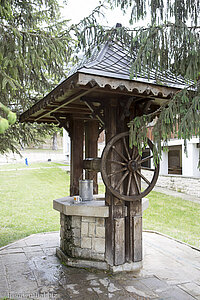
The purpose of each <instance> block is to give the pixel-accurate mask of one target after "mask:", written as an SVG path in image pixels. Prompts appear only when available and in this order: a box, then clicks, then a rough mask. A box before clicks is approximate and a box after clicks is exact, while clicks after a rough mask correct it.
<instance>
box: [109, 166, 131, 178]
mask: <svg viewBox="0 0 200 300" xmlns="http://www.w3.org/2000/svg"><path fill="white" fill-rule="evenodd" d="M126 170H127V167H125V168H122V169H120V170H118V171H116V172H113V173H110V174H108V177H111V176H113V175H116V174H119V173H121V172H123V171H126Z"/></svg>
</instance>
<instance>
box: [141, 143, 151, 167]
mask: <svg viewBox="0 0 200 300" xmlns="http://www.w3.org/2000/svg"><path fill="white" fill-rule="evenodd" d="M150 155H151V153H150V149H148V148H147V149H145V150H144V151H143V153H142V159H143V158H146V157H148V156H150ZM141 166H142V167H146V168H151V159H149V160H147V161H145V162H143V163H142V164H141Z"/></svg>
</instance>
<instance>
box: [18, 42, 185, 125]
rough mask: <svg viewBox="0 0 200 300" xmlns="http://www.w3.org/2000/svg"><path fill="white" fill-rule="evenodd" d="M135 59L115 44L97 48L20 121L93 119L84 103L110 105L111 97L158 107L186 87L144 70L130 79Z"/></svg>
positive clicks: (168, 76)
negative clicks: (88, 100)
mask: <svg viewBox="0 0 200 300" xmlns="http://www.w3.org/2000/svg"><path fill="white" fill-rule="evenodd" d="M135 58H136V55H135V56H133V57H130V55H129V52H128V50H127V49H126V48H124V47H122V46H120V45H119V44H117V43H115V42H107V43H105V44H104V45H102V46H101V47H96V48H95V49H94V51H93V52H92V55H91V56H90V57H89V58H85V59H83V60H81V62H80V63H79V64H78V65H77V66H75V67H74V68H73V69H72V70H71V73H70V74H69V76H68V78H67V79H65V80H64V81H62V82H61V83H60V84H59V85H58V86H57V87H56V88H55V89H54V90H52V91H51V92H50V93H49V94H48V95H46V96H45V97H44V98H43V99H41V100H40V101H38V102H37V103H36V104H35V105H33V106H32V107H31V108H30V109H28V110H27V111H25V112H24V113H23V114H22V115H21V116H20V121H21V122H35V121H37V122H39V123H41V122H45V123H52V122H53V123H58V121H57V119H55V113H56V114H60V116H63V118H64V117H65V116H67V115H76V116H77V115H79V116H81V117H83V118H84V119H86V118H90V117H91V106H89V105H88V104H87V103H86V102H85V101H83V99H84V98H86V97H87V99H90V100H91V101H97V102H98V101H109V99H110V96H111V94H112V95H113V94H115V99H116V100H117V101H118V100H121V98H122V97H123V101H126V100H125V99H129V98H130V97H132V98H133V99H134V100H135V101H138V99H141V97H143V98H144V99H146V100H152V99H153V100H154V104H156V105H157V106H159V105H161V104H163V102H164V101H166V99H169V98H171V97H172V95H173V94H174V93H176V92H177V91H178V90H180V89H182V88H184V87H186V86H187V83H186V82H185V81H184V79H183V78H182V77H180V76H178V77H176V76H175V75H173V74H172V73H170V72H165V73H164V74H163V73H161V72H160V71H157V72H156V71H155V70H148V69H147V68H145V67H143V68H142V70H141V72H138V73H136V74H134V76H132V78H131V74H132V73H133V72H132V70H131V68H132V65H133V61H134V59H135ZM155 107H156V106H155Z"/></svg>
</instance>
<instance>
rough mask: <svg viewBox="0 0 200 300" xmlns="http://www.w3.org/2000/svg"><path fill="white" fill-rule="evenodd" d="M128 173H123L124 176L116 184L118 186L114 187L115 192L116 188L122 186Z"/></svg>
mask: <svg viewBox="0 0 200 300" xmlns="http://www.w3.org/2000/svg"><path fill="white" fill-rule="evenodd" d="M128 173H129V171H126V173H124V175H123V176H122V178H121V179H120V181H119V182H118V184H117V185H116V187H115V188H114V189H115V190H118V188H119V187H120V185H121V184H122V182H123V181H124V179H125V178H126V176H127V175H128Z"/></svg>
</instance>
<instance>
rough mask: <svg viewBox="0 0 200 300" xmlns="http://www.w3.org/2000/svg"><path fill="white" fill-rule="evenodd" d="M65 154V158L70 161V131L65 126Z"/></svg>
mask: <svg viewBox="0 0 200 300" xmlns="http://www.w3.org/2000/svg"><path fill="white" fill-rule="evenodd" d="M63 154H64V156H65V160H66V161H67V162H70V137H69V134H68V132H67V131H66V130H65V129H64V128H63Z"/></svg>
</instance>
